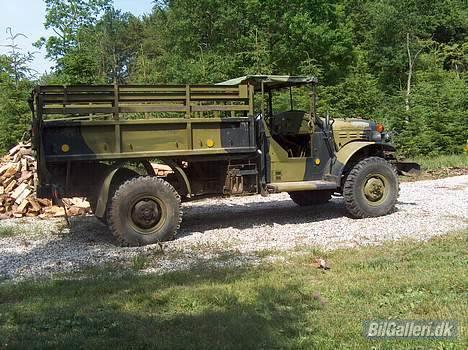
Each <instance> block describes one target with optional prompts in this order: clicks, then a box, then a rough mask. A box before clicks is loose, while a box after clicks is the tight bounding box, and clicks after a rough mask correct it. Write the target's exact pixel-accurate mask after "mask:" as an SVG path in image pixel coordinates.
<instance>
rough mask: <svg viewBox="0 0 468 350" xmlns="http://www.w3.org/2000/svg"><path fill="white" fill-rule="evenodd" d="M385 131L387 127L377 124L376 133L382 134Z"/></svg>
mask: <svg viewBox="0 0 468 350" xmlns="http://www.w3.org/2000/svg"><path fill="white" fill-rule="evenodd" d="M384 130H385V127H384V126H383V124H380V123H377V124H376V125H375V131H377V132H380V133H382V132H384Z"/></svg>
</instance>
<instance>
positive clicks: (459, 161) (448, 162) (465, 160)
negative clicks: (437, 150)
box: [414, 153, 468, 170]
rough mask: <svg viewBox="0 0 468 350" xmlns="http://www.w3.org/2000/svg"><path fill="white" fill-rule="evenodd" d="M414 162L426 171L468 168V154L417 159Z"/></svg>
mask: <svg viewBox="0 0 468 350" xmlns="http://www.w3.org/2000/svg"><path fill="white" fill-rule="evenodd" d="M414 161H415V162H417V163H419V164H420V165H421V168H422V169H424V170H434V169H440V168H448V167H455V168H468V154H466V153H464V154H452V155H445V156H444V155H442V156H436V157H416V158H414Z"/></svg>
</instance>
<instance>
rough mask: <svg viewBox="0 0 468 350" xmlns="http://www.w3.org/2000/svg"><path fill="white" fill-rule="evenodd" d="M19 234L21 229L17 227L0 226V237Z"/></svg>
mask: <svg viewBox="0 0 468 350" xmlns="http://www.w3.org/2000/svg"><path fill="white" fill-rule="evenodd" d="M19 234H21V229H20V228H19V227H17V226H10V225H0V237H13V236H16V235H19Z"/></svg>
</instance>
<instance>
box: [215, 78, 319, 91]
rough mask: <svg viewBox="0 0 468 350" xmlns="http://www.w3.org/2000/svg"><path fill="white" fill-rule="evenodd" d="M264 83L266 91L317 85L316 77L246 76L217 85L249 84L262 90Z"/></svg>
mask: <svg viewBox="0 0 468 350" xmlns="http://www.w3.org/2000/svg"><path fill="white" fill-rule="evenodd" d="M262 81H263V83H264V86H265V88H266V89H269V88H282V87H288V86H291V85H302V84H317V82H318V80H317V78H316V77H313V76H307V75H245V76H243V77H239V78H234V79H230V80H226V81H223V82H221V83H217V84H216V85H239V84H246V83H249V84H251V85H254V86H255V89H260V88H261V84H262Z"/></svg>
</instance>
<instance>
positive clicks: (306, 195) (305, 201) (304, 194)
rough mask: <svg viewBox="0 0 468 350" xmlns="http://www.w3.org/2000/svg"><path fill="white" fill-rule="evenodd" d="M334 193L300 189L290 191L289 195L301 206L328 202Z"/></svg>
mask: <svg viewBox="0 0 468 350" xmlns="http://www.w3.org/2000/svg"><path fill="white" fill-rule="evenodd" d="M332 194H333V191H325V190H322V191H300V192H289V197H291V199H292V200H293V201H294V203H296V204H297V205H299V206H301V207H305V206H309V205H319V204H325V203H327V202H328V201H329V200H330V199H331V196H332Z"/></svg>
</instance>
